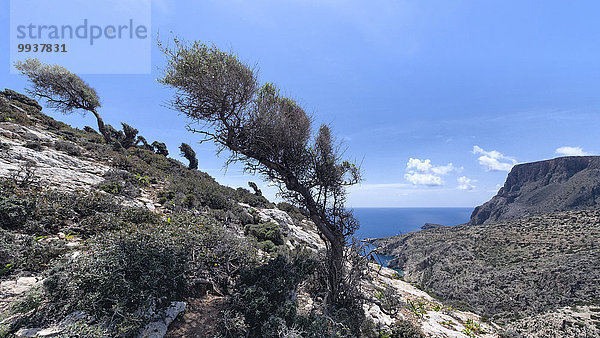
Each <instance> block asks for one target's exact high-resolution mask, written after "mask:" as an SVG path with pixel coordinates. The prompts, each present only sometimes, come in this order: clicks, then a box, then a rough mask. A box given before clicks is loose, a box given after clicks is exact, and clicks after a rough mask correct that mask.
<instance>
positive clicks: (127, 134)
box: [119, 122, 138, 149]
mask: <svg viewBox="0 0 600 338" xmlns="http://www.w3.org/2000/svg"><path fill="white" fill-rule="evenodd" d="M121 125H122V126H123V135H122V137H121V138H120V140H119V142H121V145H122V146H123V148H125V149H127V148H129V147H131V146H134V145H135V143H136V139H135V137H136V136H137V134H138V130H137V129H135V128H133V127H132V126H130V125H128V124H127V123H125V122H121Z"/></svg>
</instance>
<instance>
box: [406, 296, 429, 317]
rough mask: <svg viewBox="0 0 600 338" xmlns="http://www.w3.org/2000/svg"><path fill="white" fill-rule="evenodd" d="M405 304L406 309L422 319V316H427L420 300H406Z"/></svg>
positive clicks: (423, 303)
mask: <svg viewBox="0 0 600 338" xmlns="http://www.w3.org/2000/svg"><path fill="white" fill-rule="evenodd" d="M406 304H407V306H408V309H409V310H410V311H411V312H412V313H414V314H416V315H417V316H420V317H423V315H425V314H427V309H426V308H425V305H426V303H425V302H423V301H422V300H420V299H417V300H410V299H408V300H406Z"/></svg>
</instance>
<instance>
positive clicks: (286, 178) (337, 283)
mask: <svg viewBox="0 0 600 338" xmlns="http://www.w3.org/2000/svg"><path fill="white" fill-rule="evenodd" d="M174 44H175V45H174V46H173V47H172V48H168V47H163V46H161V48H162V49H163V51H164V53H165V54H166V56H167V58H168V61H167V62H168V63H167V66H166V68H165V70H164V76H163V77H162V78H161V79H159V81H160V82H161V83H163V84H166V85H168V86H171V87H173V88H174V89H176V92H175V94H174V99H173V100H172V102H171V103H172V107H173V108H174V109H175V110H177V111H180V112H183V113H184V114H185V115H186V116H187V117H189V119H190V123H189V125H188V129H189V130H190V131H192V132H196V133H199V134H202V135H203V136H204V137H203V139H202V141H213V142H214V143H216V144H217V145H218V146H219V151H222V150H225V149H228V150H230V152H231V155H230V157H229V159H228V163H232V162H241V163H243V164H244V165H245V168H246V170H248V171H249V172H252V173H259V174H261V175H263V176H264V177H265V178H266V179H268V180H270V181H273V182H276V183H278V185H279V188H280V194H281V195H282V196H283V197H284V198H286V199H288V200H290V201H292V202H294V203H296V204H298V205H301V206H302V207H304V208H306V210H308V212H309V215H310V218H311V220H312V221H313V222H314V223H315V224H316V226H317V228H318V230H319V232H320V235H321V237H322V238H323V240H324V242H325V243H326V247H327V259H326V262H325V263H326V267H327V283H326V284H327V287H328V302H329V303H333V304H336V303H340V302H341V301H344V299H347V298H349V297H350V298H351V297H353V295H348V294H344V292H346V290H349V289H347V288H344V287H343V286H344V283H345V280H344V279H345V278H346V276H347V273H346V271H345V269H346V268H347V267H346V266H345V264H344V261H345V247H346V244H347V243H346V242H347V239H348V238H349V236H351V235H352V234H353V233H354V232H355V231H356V229H357V228H358V222H357V221H356V220H355V218H354V217H353V215H352V212H351V211H349V210H348V209H346V208H345V198H346V189H345V188H346V187H347V186H349V185H353V184H356V183H358V182H359V181H360V170H359V168H358V167H357V166H356V165H354V164H353V163H350V162H348V161H344V160H343V159H342V152H341V151H340V147H339V146H338V145H337V144H336V143H335V141H334V140H333V138H332V136H331V132H330V130H329V127H328V126H326V125H322V126H321V127H320V128H319V130H318V132H317V133H316V135H315V133H314V132H313V130H312V122H311V118H310V117H309V116H308V115H307V113H306V112H305V111H304V109H302V107H300V105H298V104H297V103H296V102H295V101H294V100H291V99H289V98H286V97H283V96H281V95H280V93H279V90H278V89H277V88H276V87H275V86H274V85H273V84H269V83H267V84H265V85H263V86H261V87H259V85H258V81H257V78H256V76H255V74H254V71H253V70H252V69H251V68H250V67H249V66H247V65H246V64H244V63H243V62H241V61H240V60H239V59H238V58H237V57H236V56H235V55H232V54H231V53H226V52H223V51H220V50H219V49H217V48H216V47H214V46H212V47H210V46H206V45H204V44H201V43H199V42H194V43H191V44H189V43H184V42H181V41H179V40H175V41H174Z"/></svg>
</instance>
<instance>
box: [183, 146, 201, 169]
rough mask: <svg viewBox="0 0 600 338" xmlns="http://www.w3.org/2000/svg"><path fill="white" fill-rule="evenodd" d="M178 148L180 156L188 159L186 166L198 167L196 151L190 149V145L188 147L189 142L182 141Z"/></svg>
mask: <svg viewBox="0 0 600 338" xmlns="http://www.w3.org/2000/svg"><path fill="white" fill-rule="evenodd" d="M179 150H181V156H183V157H185V158H186V159H187V160H188V161H190V164H189V165H188V168H190V169H198V159H197V158H196V152H195V151H194V149H192V147H190V145H189V144H187V143H182V144H181V145H180V146H179Z"/></svg>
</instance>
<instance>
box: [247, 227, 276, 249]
mask: <svg viewBox="0 0 600 338" xmlns="http://www.w3.org/2000/svg"><path fill="white" fill-rule="evenodd" d="M244 235H246V236H248V235H250V236H252V237H254V238H256V240H257V241H259V242H263V241H270V242H272V243H273V244H275V245H282V244H283V235H282V234H281V229H280V228H279V225H277V224H275V223H273V222H267V223H259V224H248V225H246V226H245V227H244Z"/></svg>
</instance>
